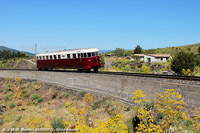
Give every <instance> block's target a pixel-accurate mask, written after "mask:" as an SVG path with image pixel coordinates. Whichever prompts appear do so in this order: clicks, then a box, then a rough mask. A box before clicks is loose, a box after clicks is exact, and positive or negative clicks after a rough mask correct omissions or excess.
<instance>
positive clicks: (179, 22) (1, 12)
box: [0, 0, 200, 52]
mask: <svg viewBox="0 0 200 133" xmlns="http://www.w3.org/2000/svg"><path fill="white" fill-rule="evenodd" d="M199 42H200V1H199V0H0V46H1V45H3V46H7V47H10V48H15V49H18V50H25V51H29V52H34V45H35V43H37V45H38V52H44V51H54V50H62V49H73V48H87V47H96V48H98V49H101V50H107V49H108V50H110V49H115V48H125V49H134V48H135V47H136V45H140V46H142V48H143V49H150V48H162V47H167V46H168V47H169V46H179V45H186V44H194V43H199Z"/></svg>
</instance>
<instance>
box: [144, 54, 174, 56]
mask: <svg viewBox="0 0 200 133" xmlns="http://www.w3.org/2000/svg"><path fill="white" fill-rule="evenodd" d="M146 55H149V56H153V57H170V56H171V55H170V54H146Z"/></svg>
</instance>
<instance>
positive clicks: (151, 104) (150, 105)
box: [145, 102, 154, 110]
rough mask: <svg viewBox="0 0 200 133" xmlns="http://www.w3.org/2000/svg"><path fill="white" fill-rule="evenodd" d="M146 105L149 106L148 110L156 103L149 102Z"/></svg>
mask: <svg viewBox="0 0 200 133" xmlns="http://www.w3.org/2000/svg"><path fill="white" fill-rule="evenodd" d="M145 107H146V108H147V110H151V109H153V108H154V103H153V102H148V103H146V104H145Z"/></svg>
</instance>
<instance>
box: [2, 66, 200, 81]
mask: <svg viewBox="0 0 200 133" xmlns="http://www.w3.org/2000/svg"><path fill="white" fill-rule="evenodd" d="M4 70H7V71H38V70H37V69H0V71H4ZM51 72H78V71H77V70H52V71H51ZM91 73H93V74H108V75H123V76H138V77H147V78H148V77H151V78H163V79H175V80H190V81H200V77H197V76H178V75H163V74H149V73H130V72H105V71H99V72H98V73H95V72H93V71H92V72H91Z"/></svg>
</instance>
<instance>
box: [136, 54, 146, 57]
mask: <svg viewBox="0 0 200 133" xmlns="http://www.w3.org/2000/svg"><path fill="white" fill-rule="evenodd" d="M134 55H135V56H140V57H144V54H134Z"/></svg>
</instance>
